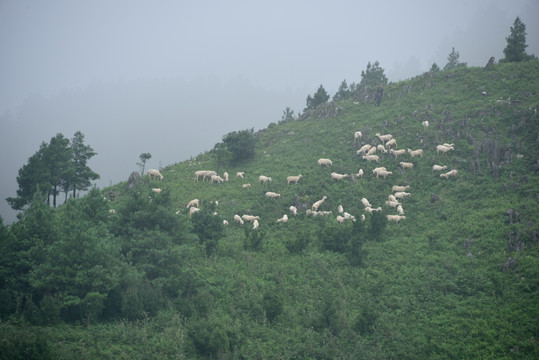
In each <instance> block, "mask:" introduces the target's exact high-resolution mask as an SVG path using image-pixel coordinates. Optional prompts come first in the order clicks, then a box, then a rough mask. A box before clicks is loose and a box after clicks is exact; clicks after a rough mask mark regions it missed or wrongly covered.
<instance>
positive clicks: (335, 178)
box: [330, 172, 350, 181]
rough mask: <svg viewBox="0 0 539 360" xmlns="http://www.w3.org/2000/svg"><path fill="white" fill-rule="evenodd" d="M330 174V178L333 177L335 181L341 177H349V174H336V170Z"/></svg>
mask: <svg viewBox="0 0 539 360" xmlns="http://www.w3.org/2000/svg"><path fill="white" fill-rule="evenodd" d="M330 176H331V178H332V179H334V180H336V181H339V180H341V179H344V178H347V177H349V176H350V175H348V174H337V173H336V172H332V173H331V174H330Z"/></svg>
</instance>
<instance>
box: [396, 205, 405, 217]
mask: <svg viewBox="0 0 539 360" xmlns="http://www.w3.org/2000/svg"><path fill="white" fill-rule="evenodd" d="M397 213H398V214H399V215H404V209H403V208H402V205H398V206H397Z"/></svg>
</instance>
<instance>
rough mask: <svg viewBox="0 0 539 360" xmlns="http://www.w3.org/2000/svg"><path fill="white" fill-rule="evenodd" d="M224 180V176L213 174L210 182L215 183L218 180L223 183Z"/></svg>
mask: <svg viewBox="0 0 539 360" xmlns="http://www.w3.org/2000/svg"><path fill="white" fill-rule="evenodd" d="M223 181H225V180H224V179H223V178H222V177H220V176H219V175H212V176H211V177H210V183H212V184H213V183H214V182H217V183H218V184H222V183H223Z"/></svg>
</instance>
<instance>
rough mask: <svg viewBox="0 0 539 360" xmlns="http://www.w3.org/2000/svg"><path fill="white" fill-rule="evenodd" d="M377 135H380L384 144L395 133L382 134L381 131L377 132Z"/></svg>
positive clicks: (379, 137)
mask: <svg viewBox="0 0 539 360" xmlns="http://www.w3.org/2000/svg"><path fill="white" fill-rule="evenodd" d="M376 136H377V137H378V139H380V141H381V142H382V144H385V142H386V141H388V140H391V139H392V138H393V135H391V134H387V135H380V133H376Z"/></svg>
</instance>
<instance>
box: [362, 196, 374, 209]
mask: <svg viewBox="0 0 539 360" xmlns="http://www.w3.org/2000/svg"><path fill="white" fill-rule="evenodd" d="M361 203H362V204H363V206H365V207H372V205H371V203H370V202H369V200H367V199H366V198H362V199H361Z"/></svg>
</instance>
